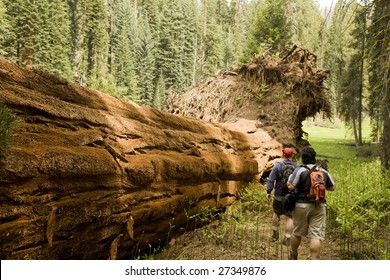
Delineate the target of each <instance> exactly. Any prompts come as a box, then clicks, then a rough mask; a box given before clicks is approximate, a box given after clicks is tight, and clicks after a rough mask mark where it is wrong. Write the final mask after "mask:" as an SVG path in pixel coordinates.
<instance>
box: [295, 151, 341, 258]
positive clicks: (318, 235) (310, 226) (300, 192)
mask: <svg viewBox="0 0 390 280" xmlns="http://www.w3.org/2000/svg"><path fill="white" fill-rule="evenodd" d="M302 163H303V166H301V167H300V168H297V169H295V170H294V172H293V174H292V175H291V177H290V178H289V180H288V187H289V189H290V190H291V191H295V192H296V197H297V199H296V204H295V208H294V210H293V213H292V216H293V221H294V230H293V233H292V235H291V242H290V253H289V259H290V260H296V259H298V247H299V245H300V244H301V237H302V236H308V237H309V239H310V259H318V257H319V254H320V250H321V242H322V241H323V240H324V239H325V225H326V200H325V193H326V191H334V189H335V182H334V181H333V179H332V177H331V175H330V174H329V173H328V171H326V170H325V169H322V168H321V167H318V166H316V164H315V163H316V152H315V150H314V149H313V148H312V147H305V148H303V150H302Z"/></svg>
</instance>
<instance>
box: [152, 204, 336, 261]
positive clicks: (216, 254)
mask: <svg viewBox="0 0 390 280" xmlns="http://www.w3.org/2000/svg"><path fill="white" fill-rule="evenodd" d="M263 210H264V209H263ZM229 212H231V211H229V210H227V211H226V213H225V214H223V215H224V217H223V218H222V219H220V220H215V221H213V222H211V223H210V224H207V225H205V226H203V227H201V228H197V229H195V230H193V231H188V232H185V233H184V234H182V235H180V236H177V237H174V238H172V239H171V240H170V243H169V245H168V246H167V247H166V248H165V249H164V250H163V251H162V252H161V253H159V254H156V255H154V256H153V258H156V259H166V260H256V259H262V260H287V259H288V252H289V247H286V246H284V245H283V244H282V240H283V237H284V232H285V230H284V226H285V217H284V216H282V217H281V221H280V241H279V242H274V241H272V239H271V233H272V230H271V219H272V211H271V209H269V208H268V209H266V211H265V212H262V213H259V214H258V215H257V217H256V215H252V217H250V218H249V219H247V220H246V222H242V221H243V220H244V219H242V220H241V221H239V222H232V217H233V216H234V214H233V215H232V214H231V213H229ZM252 214H254V213H252ZM226 216H230V217H229V218H226ZM246 218H248V217H246ZM233 220H234V217H233ZM236 221H237V219H236ZM298 252H299V256H298V259H302V260H307V259H309V255H310V251H309V240H308V239H307V238H302V243H301V246H300V247H299V251H298ZM339 252H340V250H339V245H338V240H337V235H336V234H332V232H329V231H327V236H326V240H325V241H324V242H323V244H322V250H321V255H320V259H321V260H338V259H342V257H341V254H340V253H339ZM149 257H150V256H149Z"/></svg>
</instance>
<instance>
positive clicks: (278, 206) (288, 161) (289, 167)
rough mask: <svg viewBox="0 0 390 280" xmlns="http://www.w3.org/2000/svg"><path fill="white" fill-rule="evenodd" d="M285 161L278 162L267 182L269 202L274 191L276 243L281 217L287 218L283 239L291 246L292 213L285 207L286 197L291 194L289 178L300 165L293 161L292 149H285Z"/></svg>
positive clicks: (273, 216) (273, 228) (274, 234)
mask: <svg viewBox="0 0 390 280" xmlns="http://www.w3.org/2000/svg"><path fill="white" fill-rule="evenodd" d="M282 152H283V158H284V159H283V160H282V161H280V162H277V163H276V164H275V165H274V166H273V168H272V170H271V173H270V175H269V178H268V181H267V200H271V192H272V190H273V189H274V199H273V203H272V207H273V211H274V213H273V215H272V236H271V238H272V239H273V240H274V241H278V240H279V222H280V216H281V215H285V216H286V232H285V236H284V239H283V245H285V246H289V245H290V237H291V233H292V229H293V221H292V213H291V211H285V209H284V207H283V199H284V196H285V195H286V194H287V193H288V192H289V190H288V187H287V180H288V177H289V176H290V175H291V174H292V172H293V171H294V170H295V168H297V167H299V165H298V164H297V163H296V162H294V161H293V160H292V158H293V155H294V151H293V149H291V148H284V149H283V150H282Z"/></svg>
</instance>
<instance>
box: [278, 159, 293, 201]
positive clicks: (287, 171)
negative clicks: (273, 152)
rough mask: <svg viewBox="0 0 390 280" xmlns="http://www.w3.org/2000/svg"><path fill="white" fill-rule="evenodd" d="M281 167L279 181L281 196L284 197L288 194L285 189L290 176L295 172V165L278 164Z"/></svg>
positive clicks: (287, 190)
mask: <svg viewBox="0 0 390 280" xmlns="http://www.w3.org/2000/svg"><path fill="white" fill-rule="evenodd" d="M280 164H281V165H282V172H281V173H280V176H281V178H280V180H281V184H282V196H285V195H286V194H288V193H289V192H290V190H289V189H288V187H287V181H288V178H289V177H290V175H291V174H292V173H293V172H294V170H295V165H294V163H285V162H280Z"/></svg>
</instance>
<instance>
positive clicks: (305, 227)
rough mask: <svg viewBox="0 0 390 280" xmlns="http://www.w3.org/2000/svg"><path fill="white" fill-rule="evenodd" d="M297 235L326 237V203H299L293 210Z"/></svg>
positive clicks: (316, 237) (321, 238)
mask: <svg viewBox="0 0 390 280" xmlns="http://www.w3.org/2000/svg"><path fill="white" fill-rule="evenodd" d="M292 214H293V221H294V230H293V234H294V235H295V236H307V237H309V238H310V239H319V240H324V239H325V225H326V204H325V203H318V204H316V203H299V202H297V204H296V205H295V209H294V210H293V213H292Z"/></svg>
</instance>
